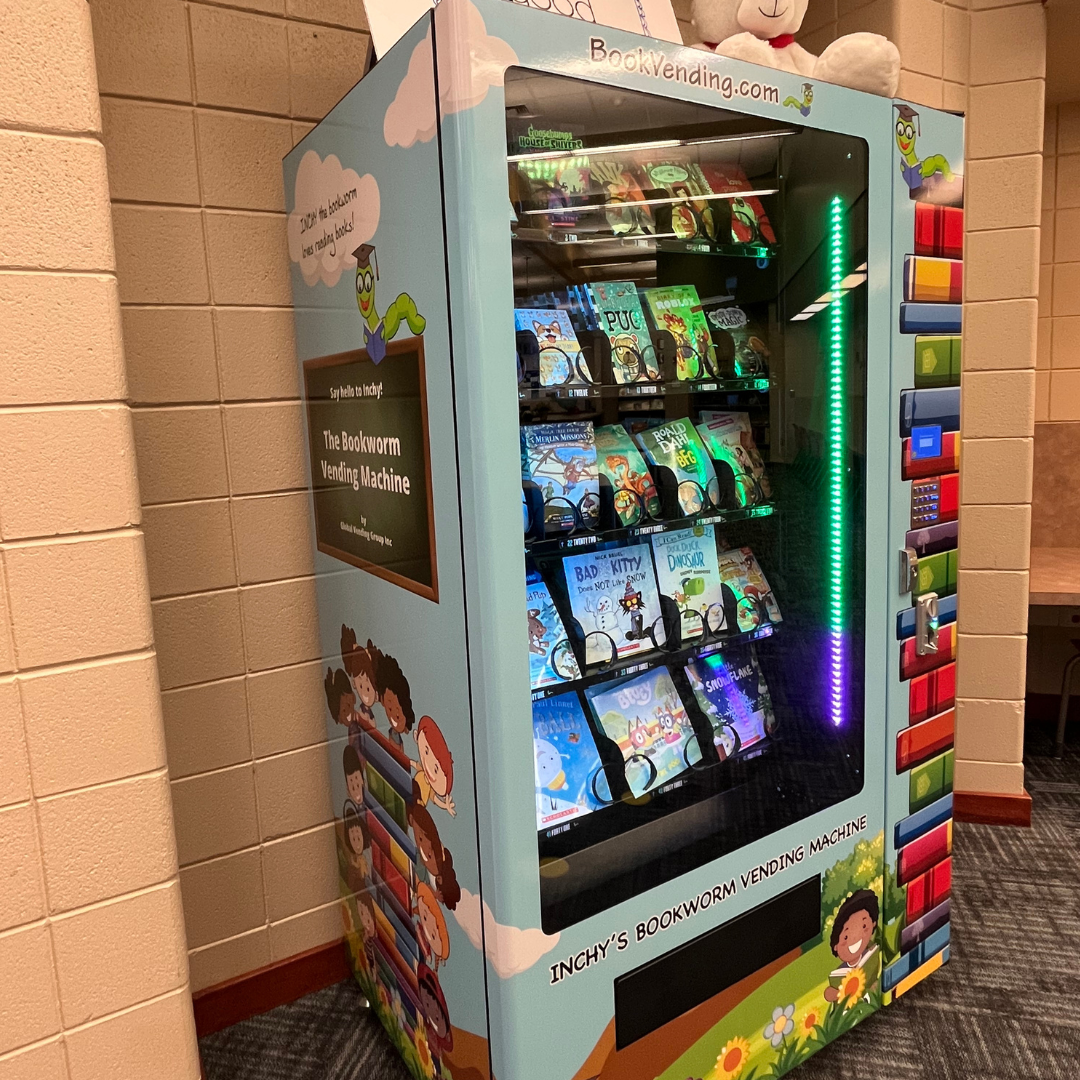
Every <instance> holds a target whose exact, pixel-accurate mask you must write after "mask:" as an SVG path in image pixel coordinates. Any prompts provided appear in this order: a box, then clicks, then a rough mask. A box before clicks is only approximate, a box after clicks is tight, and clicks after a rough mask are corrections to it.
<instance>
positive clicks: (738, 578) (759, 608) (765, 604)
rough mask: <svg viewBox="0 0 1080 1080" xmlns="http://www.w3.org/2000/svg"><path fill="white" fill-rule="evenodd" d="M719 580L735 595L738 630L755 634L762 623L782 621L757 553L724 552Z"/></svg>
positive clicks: (741, 550)
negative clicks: (754, 631) (756, 556)
mask: <svg viewBox="0 0 1080 1080" xmlns="http://www.w3.org/2000/svg"><path fill="white" fill-rule="evenodd" d="M719 563H720V580H721V581H722V582H723V583H724V584H725V585H727V586H728V587H729V588H730V589H731V591H732V592H733V593H734V594H735V599H736V600H737V601H738V620H739V630H740V631H741V632H746V631H748V630H756V629H757V628H758V627H759V626H761V625H762V624H763V623H766V622H771V623H778V622H780V621H781V620H782V619H783V616H782V615H781V614H780V606H779V605H778V604H777V602H776V597H775V596H774V595H773V591H772V589H771V588H770V587H769V582H768V581H767V580H766V578H765V574H764V572H763V571H762V569H761V567H760V565H758V561H757V559H756V558H755V557H754V553H753V552H752V551H751V550H750V549H749V548H748V547H744V548H735V549H734V550H733V551H724V552H721V554H720V557H719Z"/></svg>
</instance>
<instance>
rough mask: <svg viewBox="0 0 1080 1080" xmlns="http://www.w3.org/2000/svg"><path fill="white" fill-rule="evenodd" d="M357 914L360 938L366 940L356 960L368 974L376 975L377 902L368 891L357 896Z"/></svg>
mask: <svg viewBox="0 0 1080 1080" xmlns="http://www.w3.org/2000/svg"><path fill="white" fill-rule="evenodd" d="M356 913H357V915H358V917H359V919H360V936H361V937H362V938H363V939H364V948H363V951H362V952H360V953H359V954H358V955H357V957H356V959H357V961H359V962H360V963H361V965H362V966H363V967H364V969H365V971H366V972H367V974H368V975H369V976H371V977H374V973H375V933H376V930H375V901H374V900H372V898H371V893H369V892H368V891H367V890H366V889H365V890H364V892H360V893H357V894H356Z"/></svg>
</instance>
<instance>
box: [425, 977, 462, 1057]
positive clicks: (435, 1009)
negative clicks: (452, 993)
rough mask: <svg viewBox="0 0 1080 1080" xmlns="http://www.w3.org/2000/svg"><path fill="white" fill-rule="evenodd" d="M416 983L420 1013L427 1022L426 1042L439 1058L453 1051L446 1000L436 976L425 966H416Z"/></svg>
mask: <svg viewBox="0 0 1080 1080" xmlns="http://www.w3.org/2000/svg"><path fill="white" fill-rule="evenodd" d="M416 981H417V985H418V986H419V989H420V1011H421V1012H422V1013H423V1014H424V1019H425V1020H427V1037H428V1042H429V1043H431V1049H432V1050H434V1051H435V1053H436V1054H437V1055H438V1056H439V1057H440V1058H441V1057H442V1056H443V1055H444V1054H447V1053H449V1052H450V1051H451V1050H453V1049H454V1032H453V1030H452V1029H451V1027H450V1013H449V1012H448V1010H447V1008H446V998H445V997H444V996H443V992H442V987H441V986H439V979H438V976H436V974H435V972H434V971H432V970H431V968H429V967H428V966H427V964H424V963H421V964H418V965H417V968H416Z"/></svg>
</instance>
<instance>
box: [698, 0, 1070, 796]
mask: <svg viewBox="0 0 1080 1080" xmlns="http://www.w3.org/2000/svg"><path fill="white" fill-rule="evenodd" d="M677 9H678V10H679V14H680V16H681V17H682V18H684V19H688V17H689V12H688V4H683V3H682V2H681V0H677ZM683 30H684V33H685V34H686V35H687V36H686V40H687V41H690V42H692V41H694V40H696V36H695V34H694V31H693V28H692V27H691V26H690V25H689V23H688V22H684V23H683ZM860 30H865V31H870V32H873V33H879V34H884V35H885V36H886V37H888V38H890V39H891V40H892V41H894V42H896V44H897V46H898V47H899V49H900V55H901V58H902V62H903V68H902V71H901V77H900V89H899V95H900V96H901V97H906V98H908V99H909V100H911V101H914V102H917V103H919V104H924V105H931V106H934V107H937V108H944V109H951V110H956V111H964V112H966V113H967V121H968V122H967V177H966V206H967V213H966V218H967V222H966V223H967V230H968V231H967V249H966V256H965V268H964V275H965V293H966V295H965V311H964V338H965V340H964V377H963V391H962V393H963V421H962V423H963V431H962V453H961V462H960V471H961V503H962V506H961V517H960V582H959V611H960V619H959V626H958V630H959V685H958V702H957V728H956V787H957V790H959V791H981V792H998V793H1010V794H1018V793H1020V792H1021V791H1022V790H1023V782H1024V770H1023V764H1022V758H1023V702H1024V666H1025V649H1026V643H1027V637H1026V635H1027V590H1028V584H1027V576H1028V575H1027V570H1028V564H1029V557H1028V553H1029V534H1030V529H1031V478H1032V435H1033V430H1034V419H1035V415H1034V408H1035V405H1034V400H1035V349H1036V336H1037V314H1038V307H1037V303H1038V302H1037V300H1036V297H1037V296H1038V295H1039V291H1038V277H1039V239H1040V199H1041V184H1042V162H1041V158H1040V152H1041V149H1042V131H1043V101H1044V95H1045V75H1046V25H1045V16H1044V12H1043V8H1042V4H1041V0H871V2H869V3H865V2H859V0H810V5H809V7H808V10H807V16H806V19H805V21H804V24H803V30H802V33H801V34H800V35H799V40H800V42H801V43H802V44H803V45H804V46H805V47H806V48H808V49H810V50H812V51H814V52H820V51H821V50H822V49H824V48H825V46H826V45H828V43H829V42H830V41H833V40H835V38H836V37H837V36H838V35H840V34H848V33H852V32H855V31H860ZM1078 138H1080V136H1078ZM1078 146H1080V144H1078ZM1077 160H1078V161H1080V158H1078V159H1077ZM1078 212H1080V211H1078ZM1077 235H1078V236H1080V232H1078V233H1077ZM1078 250H1080V249H1078ZM1078 257H1080V256H1078ZM1071 269H1072V268H1070V271H1071ZM1044 279H1045V278H1044ZM1070 310H1071V309H1070ZM1076 310H1077V311H1080V308H1077V309H1076ZM1076 355H1080V354H1076ZM1078 365H1080V362H1078ZM1075 374H1077V375H1078V376H1080V371H1077V372H1076V373H1075ZM1059 378H1060V380H1061V381H1060V383H1059V385H1060V386H1061V387H1062V394H1061V397H1060V399H1059V403H1058V404H1057V405H1056V406H1055V407H1056V408H1058V409H1065V408H1067V407H1069V406H1066V405H1065V404H1064V402H1065V401H1066V400H1072V398H1071V397H1069V395H1072V396H1073V397H1076V396H1077V395H1078V394H1080V384H1077V385H1074V383H1073V382H1071V381H1070V380H1071V378H1072V375H1071V373H1070V374H1062V375H1061V376H1059ZM1078 400H1080V398H1078ZM1078 415H1080V414H1078Z"/></svg>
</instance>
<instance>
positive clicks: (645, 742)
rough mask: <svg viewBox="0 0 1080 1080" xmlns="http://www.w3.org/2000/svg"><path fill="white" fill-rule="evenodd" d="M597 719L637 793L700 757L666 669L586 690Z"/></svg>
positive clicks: (644, 790)
mask: <svg viewBox="0 0 1080 1080" xmlns="http://www.w3.org/2000/svg"><path fill="white" fill-rule="evenodd" d="M585 695H586V697H587V698H588V699H589V704H590V705H591V706H592V709H593V712H594V713H595V715H596V720H597V723H598V724H599V726H600V728H601V729H602V730H603V732H604V734H605V735H607V737H608V738H609V739H611V740H612V741H613V742H614V743H615V744H616V745H617V746H618V747H619V750H620V751H621V752H622V757H623V769H624V772H625V774H626V782H627V784H628V785H629V787H630V791H631V793H632V794H633V795H634V796H635V797H639V796H641V795H644V794H645V792H647V791H653V790H656V789H657V788H659V787H661V786H662V785H663V784H665V783H667V782H668V781H669V780H671V779H673V778H674V777H676V776H678V775H679V773H681V772H684V771H685V770H686V769H687V768H688V767H689V765H690V764H692V763H694V762H695V761H699V760H700V759H701V747H700V746H699V745H698V742H697V736H696V735H695V733H694V729H693V726H692V725H691V723H690V718H689V717H688V716H687V715H686V708H685V707H684V706H683V703H682V699H681V698H680V697H679V693H678V691H677V690H676V689H675V684H674V682H672V679H671V675H670V673H669V672H668V670H667V668H664V667H661V668H654V669H653V670H652V671H648V672H646V673H645V674H644V675H637V676H635V677H634V678H633V679H629V680H628V681H626V682H622V683H619V684H618V685H617V686H611V685H610V684H605V683H601V684H600V685H598V686H594V687H591V688H590V689H588V690H586V691H585Z"/></svg>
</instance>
